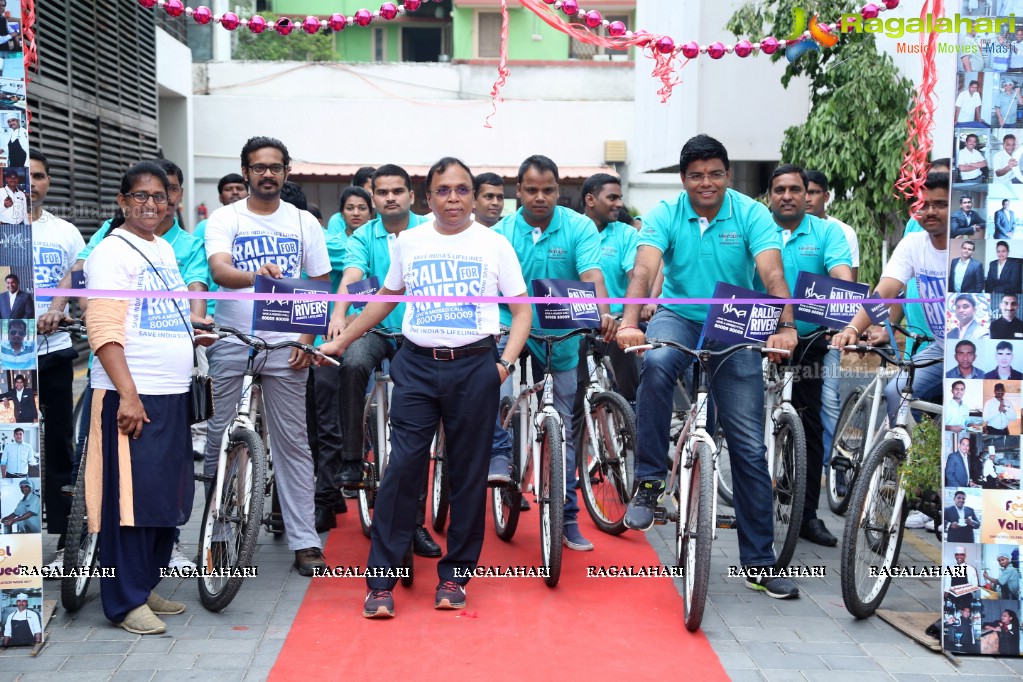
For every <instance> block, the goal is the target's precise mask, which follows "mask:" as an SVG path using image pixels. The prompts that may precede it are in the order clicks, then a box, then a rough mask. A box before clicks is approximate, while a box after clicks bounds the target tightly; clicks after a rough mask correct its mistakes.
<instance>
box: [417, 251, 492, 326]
mask: <svg viewBox="0 0 1023 682" xmlns="http://www.w3.org/2000/svg"><path fill="white" fill-rule="evenodd" d="M483 282H484V272H483V267H482V258H479V259H475V258H474V259H466V258H458V259H455V258H424V259H422V260H417V261H414V262H413V263H411V264H410V266H409V272H408V273H407V275H406V283H407V285H408V289H409V293H410V294H411V295H413V296H459V297H467V296H479V295H480V294H481V293H482V292H483ZM410 324H411V325H412V326H413V327H422V328H443V329H467V330H474V329H476V328H477V327H478V326H479V309H478V306H477V305H476V304H473V303H418V302H414V303H412V318H411V320H410Z"/></svg>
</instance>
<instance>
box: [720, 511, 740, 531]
mask: <svg viewBox="0 0 1023 682" xmlns="http://www.w3.org/2000/svg"><path fill="white" fill-rule="evenodd" d="M738 527H739V524H738V523H737V522H736V520H735V517H734V516H727V515H725V514H718V525H717V528H727V529H730V530H735V529H736V528H738Z"/></svg>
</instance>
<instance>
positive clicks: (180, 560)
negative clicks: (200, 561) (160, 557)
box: [167, 545, 195, 571]
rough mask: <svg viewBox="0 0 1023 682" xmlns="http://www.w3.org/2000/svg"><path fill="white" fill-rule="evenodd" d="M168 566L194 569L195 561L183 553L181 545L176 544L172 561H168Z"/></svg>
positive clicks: (171, 557)
mask: <svg viewBox="0 0 1023 682" xmlns="http://www.w3.org/2000/svg"><path fill="white" fill-rule="evenodd" d="M167 568H176V569H178V570H179V571H181V570H188V571H194V570H195V563H193V562H192V560H191V559H189V558H188V557H187V556H185V555H184V554H182V553H181V545H174V551H173V552H171V555H170V561H168V562H167Z"/></svg>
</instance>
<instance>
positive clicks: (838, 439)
mask: <svg viewBox="0 0 1023 682" xmlns="http://www.w3.org/2000/svg"><path fill="white" fill-rule="evenodd" d="M862 395H863V388H862V387H860V388H857V389H855V390H854V391H853V392H852V393H850V394H849V397H847V398H846V399H845V403H844V404H843V405H842V411H841V412H840V413H839V415H838V423H837V424H836V425H835V437H834V439H833V442H832V444H831V457H830V459H829V460H828V462H829V463H828V467H827V472H826V476H827V480H826V485H825V488H826V489H827V494H828V506H829V507H830V508H831V511H833V512H834V513H836V514H845V510H846V509H847V508H848V507H849V500H850V495H849V493H850V491H851V490H852V489H853V485H854V484H855V482H856V475H857V472H858V471H859V469H860V466H861V465H862V464H863V455H864V452H863V449H864V448H863V445H864V444H865V443H866V442H867V440H866V439H867V433H868V431H869V430H870V429H872V428H873V426H872V425H871V424H868V423H867V422H869V421H870V401H869V400H860V398H861V396H862ZM836 463H838V464H839V466H838V467H836V466H835V464H836Z"/></svg>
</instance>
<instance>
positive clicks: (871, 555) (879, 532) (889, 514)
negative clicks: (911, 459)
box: [841, 438, 906, 618]
mask: <svg viewBox="0 0 1023 682" xmlns="http://www.w3.org/2000/svg"><path fill="white" fill-rule="evenodd" d="M905 454H906V453H905V450H904V448H903V445H902V441H901V440H899V439H897V438H890V439H886V440H882V441H880V442H879V443H878V444H877V445H875V446H874V448H873V449H872V450H871V452H870V455H869V456H868V457H867V461H866V462H865V463H864V465H863V468H862V470H861V471H860V476H859V477H858V478H857V480H856V485H855V487H854V488H853V490H852V493H851V502H850V504H849V515H848V516H847V517H846V521H845V533H844V534H843V537H842V564H841V567H842V598H843V599H844V600H845V607H846V609H847V610H848V611H849V613H851V614H852V615H853V616H855V617H856V618H867V617H869V616H871V615H873V613H874V612H875V611H876V610H877V608H878V606H880V605H881V602H882V601H883V600H884V596H885V593H886V592H888V587H889V586H890V585H891V576H890V575H889V574H888V571H889V570H890V569H891V567H892V566H894V565H895V563H896V562H897V561H898V560H899V551H900V549H901V548H902V532H903V523H904V521H905V516H906V515H905V513H904V511H905V510H904V507H905V495H904V494H903V493H902V492H901V490H900V489H901V486H902V480H901V478H902V477H901V467H902V463H903V461H904V459H905Z"/></svg>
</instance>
